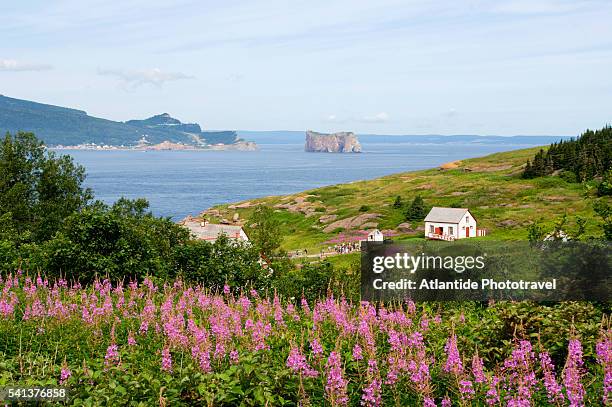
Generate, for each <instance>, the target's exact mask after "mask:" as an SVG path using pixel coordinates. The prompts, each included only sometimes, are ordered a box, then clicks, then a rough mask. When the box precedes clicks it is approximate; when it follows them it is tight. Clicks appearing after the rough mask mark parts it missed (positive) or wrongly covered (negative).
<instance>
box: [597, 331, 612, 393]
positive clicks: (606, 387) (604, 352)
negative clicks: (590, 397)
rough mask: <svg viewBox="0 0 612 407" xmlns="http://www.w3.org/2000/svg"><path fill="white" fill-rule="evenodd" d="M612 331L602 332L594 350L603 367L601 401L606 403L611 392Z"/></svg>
mask: <svg viewBox="0 0 612 407" xmlns="http://www.w3.org/2000/svg"><path fill="white" fill-rule="evenodd" d="M611 334H612V331H608V332H606V333H604V335H605V336H604V337H603V338H602V339H601V340H600V341H599V342H597V345H596V346H595V351H596V354H597V362H598V363H599V364H601V365H602V366H603V368H604V382H603V399H602V401H603V403H604V404H606V405H607V404H608V403H609V402H610V401H611V400H610V393H612V339H611V338H610V336H611Z"/></svg>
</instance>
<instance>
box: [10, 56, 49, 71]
mask: <svg viewBox="0 0 612 407" xmlns="http://www.w3.org/2000/svg"><path fill="white" fill-rule="evenodd" d="M50 69H53V66H51V65H47V64H31V63H27V62H22V61H16V60H14V59H0V71H5V72H27V71H48V70H50Z"/></svg>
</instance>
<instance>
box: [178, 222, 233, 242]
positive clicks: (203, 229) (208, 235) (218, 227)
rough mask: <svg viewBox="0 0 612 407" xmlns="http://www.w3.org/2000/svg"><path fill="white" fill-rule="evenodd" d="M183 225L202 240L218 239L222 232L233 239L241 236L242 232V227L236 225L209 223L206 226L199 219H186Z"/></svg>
mask: <svg viewBox="0 0 612 407" xmlns="http://www.w3.org/2000/svg"><path fill="white" fill-rule="evenodd" d="M183 225H184V226H185V227H186V228H187V229H189V230H190V231H191V233H193V234H194V235H195V236H196V238H198V239H202V240H216V239H217V238H218V237H219V236H220V235H222V234H225V235H226V236H227V237H229V238H231V239H235V238H237V237H239V236H240V234H241V232H242V227H241V226H236V225H223V224H216V223H208V224H206V226H202V224H201V222H197V221H185V222H184V223H183Z"/></svg>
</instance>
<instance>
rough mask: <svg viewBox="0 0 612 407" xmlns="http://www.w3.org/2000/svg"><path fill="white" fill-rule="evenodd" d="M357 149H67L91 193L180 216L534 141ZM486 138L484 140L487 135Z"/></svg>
mask: <svg viewBox="0 0 612 407" xmlns="http://www.w3.org/2000/svg"><path fill="white" fill-rule="evenodd" d="M369 139H370V138H366V139H362V146H363V149H364V153H362V154H320V153H306V152H304V151H303V144H302V143H301V142H299V143H298V142H293V143H286V144H266V143H265V141H264V143H262V144H260V151H256V152H233V151H147V152H137V151H70V152H67V153H69V154H71V155H72V156H73V157H74V158H75V160H76V161H77V162H79V163H80V164H82V165H84V166H85V167H86V169H87V174H88V176H87V181H86V185H87V186H89V187H91V188H92V189H93V190H94V193H95V195H96V198H98V199H101V200H103V201H105V202H108V203H112V202H114V201H115V200H117V199H118V198H120V197H122V196H125V197H128V198H139V197H145V198H147V199H148V200H149V202H150V203H151V209H152V211H153V212H154V213H155V214H157V215H160V216H170V217H172V218H173V219H175V220H179V219H181V218H183V217H185V216H186V215H189V214H197V213H199V212H200V211H202V210H204V209H206V208H209V207H211V206H213V205H217V204H222V203H227V202H235V201H241V200H247V199H252V198H256V197H262V196H267V195H282V194H288V193H293V192H298V191H302V190H305V189H310V188H315V187H320V186H324V185H332V184H338V183H345V182H349V181H355V180H361V179H370V178H376V177H380V176H383V175H388V174H392V173H396V172H401V171H409V170H417V169H424V168H431V167H435V166H437V165H439V164H442V163H444V162H447V161H452V160H457V159H461V158H468V157H478V156H482V155H486V154H489V153H492V152H498V151H507V150H513V149H518V148H525V147H530V146H533V145H541V144H542V140H541V138H538V139H537V140H534V143H526V142H524V140H523V139H520V143H517V141H519V140H514V141H513V140H512V139H508V141H503V142H499V141H497V140H495V142H479V143H475V142H473V141H472V142H470V141H454V142H451V141H449V142H439V141H436V142H432V143H423V142H418V141H416V140H415V141H402V140H404V139H401V140H400V139H398V140H399V141H398V142H372V141H368V140H369ZM489 141H491V140H489Z"/></svg>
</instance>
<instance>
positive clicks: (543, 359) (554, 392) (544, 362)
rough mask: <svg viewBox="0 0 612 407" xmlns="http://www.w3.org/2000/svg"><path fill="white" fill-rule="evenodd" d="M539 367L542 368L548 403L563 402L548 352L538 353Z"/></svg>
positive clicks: (561, 389)
mask: <svg viewBox="0 0 612 407" xmlns="http://www.w3.org/2000/svg"><path fill="white" fill-rule="evenodd" d="M540 367H541V368H542V375H543V376H544V379H543V381H544V387H545V388H546V394H547V396H548V401H549V402H550V403H556V402H559V403H561V402H563V400H564V397H563V392H562V391H563V388H562V386H561V385H560V384H559V383H558V382H557V378H556V377H555V366H554V365H553V362H552V360H551V358H550V355H549V354H548V352H542V353H540Z"/></svg>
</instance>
